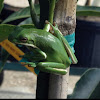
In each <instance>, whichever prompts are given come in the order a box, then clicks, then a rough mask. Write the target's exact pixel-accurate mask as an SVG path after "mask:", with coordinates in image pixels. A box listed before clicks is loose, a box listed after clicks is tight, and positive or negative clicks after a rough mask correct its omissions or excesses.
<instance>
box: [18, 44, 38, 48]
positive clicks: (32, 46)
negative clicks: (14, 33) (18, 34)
mask: <svg viewBox="0 0 100 100" xmlns="http://www.w3.org/2000/svg"><path fill="white" fill-rule="evenodd" d="M16 44H18V45H23V46H26V47H31V48H38V47H37V46H35V45H33V44H28V43H16Z"/></svg>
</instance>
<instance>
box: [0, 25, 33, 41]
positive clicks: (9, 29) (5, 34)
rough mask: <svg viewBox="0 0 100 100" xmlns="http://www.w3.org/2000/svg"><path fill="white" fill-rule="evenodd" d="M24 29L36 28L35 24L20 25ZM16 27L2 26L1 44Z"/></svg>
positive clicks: (0, 28)
mask: <svg viewBox="0 0 100 100" xmlns="http://www.w3.org/2000/svg"><path fill="white" fill-rule="evenodd" d="M19 26H20V27H23V28H35V26H34V25H33V24H26V25H19ZM15 27H16V26H15V25H9V24H0V42H2V41H3V40H5V39H7V38H8V36H9V34H10V33H11V32H12V31H13V30H14V28H15Z"/></svg>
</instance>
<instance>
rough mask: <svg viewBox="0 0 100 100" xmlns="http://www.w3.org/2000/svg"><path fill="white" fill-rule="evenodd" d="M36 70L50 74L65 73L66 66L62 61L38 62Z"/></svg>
mask: <svg viewBox="0 0 100 100" xmlns="http://www.w3.org/2000/svg"><path fill="white" fill-rule="evenodd" d="M36 68H37V69H38V70H40V71H43V72H48V73H52V74H60V75H65V74H66V73H67V69H66V66H65V65H64V64H62V63H55V62H40V63H38V64H37V67H36Z"/></svg>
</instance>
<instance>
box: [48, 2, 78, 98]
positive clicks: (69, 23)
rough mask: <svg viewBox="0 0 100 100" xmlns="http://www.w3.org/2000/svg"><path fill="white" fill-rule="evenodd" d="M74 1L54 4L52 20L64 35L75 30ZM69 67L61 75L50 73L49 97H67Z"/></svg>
mask: <svg viewBox="0 0 100 100" xmlns="http://www.w3.org/2000/svg"><path fill="white" fill-rule="evenodd" d="M76 3H77V0H59V1H58V3H57V4H56V8H55V15H54V21H55V22H56V23H57V24H58V27H59V29H60V31H61V32H62V33H63V35H64V36H65V35H68V34H72V33H74V32H75V27H76ZM69 69H70V68H67V70H68V73H67V74H66V75H63V76H62V75H54V74H50V79H49V91H48V93H49V94H48V98H49V99H67V92H68V78H69Z"/></svg>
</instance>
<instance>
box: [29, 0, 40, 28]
mask: <svg viewBox="0 0 100 100" xmlns="http://www.w3.org/2000/svg"><path fill="white" fill-rule="evenodd" d="M28 2H29V5H30V13H31V18H32V21H33V24H34V25H35V26H36V27H37V28H39V18H38V16H37V14H36V12H35V7H34V4H33V3H32V0H28Z"/></svg>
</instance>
